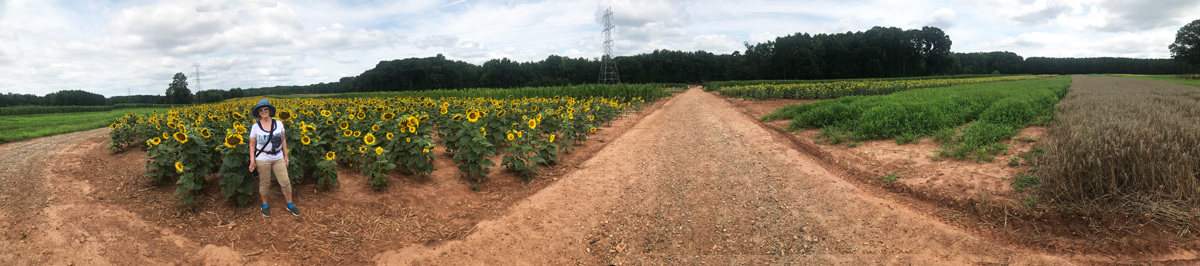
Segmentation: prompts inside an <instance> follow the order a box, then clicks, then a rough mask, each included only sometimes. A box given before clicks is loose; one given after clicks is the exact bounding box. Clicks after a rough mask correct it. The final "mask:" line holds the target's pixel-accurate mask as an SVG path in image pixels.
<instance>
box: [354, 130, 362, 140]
mask: <svg viewBox="0 0 1200 266" xmlns="http://www.w3.org/2000/svg"><path fill="white" fill-rule="evenodd" d="M358 136H362V131H354V137H355V138H357V137H358Z"/></svg>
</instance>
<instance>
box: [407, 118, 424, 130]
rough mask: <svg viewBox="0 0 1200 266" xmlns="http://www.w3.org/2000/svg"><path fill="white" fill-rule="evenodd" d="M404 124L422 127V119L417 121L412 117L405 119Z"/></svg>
mask: <svg viewBox="0 0 1200 266" xmlns="http://www.w3.org/2000/svg"><path fill="white" fill-rule="evenodd" d="M404 122H405V123H406V126H408V127H417V126H420V125H421V120H420V119H417V118H416V117H411V116H410V117H408V118H405V119H404ZM410 131H411V130H410Z"/></svg>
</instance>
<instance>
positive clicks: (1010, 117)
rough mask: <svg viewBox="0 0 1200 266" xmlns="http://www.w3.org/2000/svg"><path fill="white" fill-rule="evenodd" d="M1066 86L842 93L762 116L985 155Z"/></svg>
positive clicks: (1059, 82)
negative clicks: (929, 139) (931, 140)
mask: <svg viewBox="0 0 1200 266" xmlns="http://www.w3.org/2000/svg"><path fill="white" fill-rule="evenodd" d="M1070 85H1071V79H1070V77H1060V78H1056V79H1033V80H1022V81H1012V82H997V83H977V84H965V85H955V86H950V87H938V88H926V89H914V90H907V91H901V92H897V93H893V94H889V95H876V96H847V97H841V98H838V99H833V100H825V101H819V102H814V103H805V104H796V105H789V106H785V107H782V108H779V109H777V110H776V111H775V113H772V114H768V115H766V116H764V117H763V118H762V119H763V120H774V119H788V118H790V119H792V121H791V123H790V124H789V125H788V130H800V129H806V128H825V129H823V131H822V132H823V135H838V136H841V135H845V136H846V137H847V138H849V139H855V140H863V139H890V138H896V140H897V142H898V143H906V142H910V141H915V140H919V139H920V138H921V137H923V136H931V135H932V136H934V137H935V138H936V139H939V140H943V141H945V142H943V146H944V147H946V150H945V151H944V153H943V155H945V156H947V157H956V158H969V157H977V158H984V157H987V156H985V155H986V154H988V153H994V152H999V151H1003V150H1005V149H1006V148H1007V146H1004V145H1002V144H999V141H1001V140H1004V139H1007V138H1010V137H1012V136H1013V135H1015V134H1016V133H1017V130H1019V129H1020V128H1024V127H1025V126H1027V125H1030V124H1037V123H1044V122H1046V121H1048V120H1049V119H1050V117H1052V115H1053V107H1054V104H1056V103H1058V101H1059V100H1060V99H1062V97H1063V96H1064V95H1066V93H1067V90H1068V88H1069V87H1070ZM964 125H966V126H964ZM959 128H961V133H959V132H957V131H955V130H957V129H959ZM998 144H999V145H998Z"/></svg>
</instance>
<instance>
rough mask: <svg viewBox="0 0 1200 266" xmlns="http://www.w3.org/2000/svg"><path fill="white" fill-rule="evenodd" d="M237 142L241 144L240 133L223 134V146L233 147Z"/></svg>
mask: <svg viewBox="0 0 1200 266" xmlns="http://www.w3.org/2000/svg"><path fill="white" fill-rule="evenodd" d="M238 144H242V135H229V136H225V147H230V148H233V147H236V146H237V145H238Z"/></svg>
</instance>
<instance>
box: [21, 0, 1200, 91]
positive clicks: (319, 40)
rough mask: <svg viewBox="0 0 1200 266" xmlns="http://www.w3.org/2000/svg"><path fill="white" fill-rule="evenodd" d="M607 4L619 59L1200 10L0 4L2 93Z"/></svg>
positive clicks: (190, 69) (1064, 25) (745, 2)
mask: <svg viewBox="0 0 1200 266" xmlns="http://www.w3.org/2000/svg"><path fill="white" fill-rule="evenodd" d="M606 8H611V10H612V11H613V14H614V15H613V19H612V24H613V25H614V26H615V30H614V33H613V39H614V43H615V44H614V47H613V53H614V54H615V55H617V56H622V55H634V54H640V53H647V52H652V51H654V50H657V49H667V50H681V51H696V50H704V51H708V52H712V53H718V54H728V53H732V52H734V51H744V50H745V46H744V45H743V43H744V42H749V43H752V44H753V43H759V42H764V41H768V40H773V39H774V38H775V37H779V36H786V35H790V34H795V33H810V34H817V33H843V32H848V31H864V30H867V29H870V28H871V27H874V26H885V27H899V28H904V29H912V28H920V27H922V26H936V27H939V28H941V29H942V30H943V31H945V32H946V34H947V35H949V36H950V39H951V40H952V41H953V42H954V44H953V46H952V48H951V50H952V51H955V52H986V51H1011V52H1015V53H1017V54H1019V55H1021V56H1024V57H1032V56H1045V57H1100V56H1113V57H1133V58H1169V57H1170V51H1169V50H1168V48H1167V46H1168V45H1170V44H1171V43H1172V42H1174V40H1175V33H1176V31H1178V30H1179V28H1180V27H1182V26H1183V25H1185V24H1187V23H1189V22H1191V21H1193V20H1196V19H1200V1H1198V0H1155V1H1141V0H1007V1H1005V0H948V1H886V0H842V1H778V0H692V1H678V0H590V1H558V0H507V1H499V0H496V1H492V0H445V1H425V0H374V1H372V0H352V1H331V0H298V1H287V0H283V1H280V0H188V1H173V0H171V1H149V0H129V1H118V0H110V1H79V0H75V1H55V0H0V93H26V94H36V95H45V94H47V93H51V92H55V91H59V90H84V91H89V92H94V93H99V94H102V95H105V96H121V95H130V94H133V95H138V94H151V95H161V94H164V93H165V91H166V89H167V86H168V85H169V84H170V83H171V79H172V77H173V76H174V74H175V73H179V72H182V73H184V75H186V76H187V77H188V83H189V86H188V88H189V89H191V90H192V91H193V92H196V91H198V90H200V89H205V90H207V89H222V90H228V89H231V88H256V87H270V86H277V85H308V84H315V83H320V82H335V81H337V80H338V79H339V78H341V77H347V76H355V75H358V74H361V73H362V72H363V71H366V70H368V69H371V68H373V67H374V66H375V65H376V64H377V63H379V62H380V61H387V60H395V59H403V58H410V57H431V56H435V55H437V54H443V55H445V56H446V57H447V58H449V59H451V60H461V61H465V62H468V63H473V64H482V63H483V62H485V61H487V60H490V59H495V58H505V57H506V58H509V59H511V60H514V61H520V62H527V61H539V60H543V59H545V58H546V57H547V56H549V55H552V54H554V55H560V56H567V57H572V58H598V57H600V56H601V55H602V54H603V51H604V50H603V46H602V43H603V41H604V40H603V37H602V36H601V31H602V30H603V29H604V26H603V21H602V19H601V18H602V16H603V11H604V10H605V9H606ZM197 66H198V67H197ZM598 71H599V69H597V73H598ZM197 72H199V75H197Z"/></svg>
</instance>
